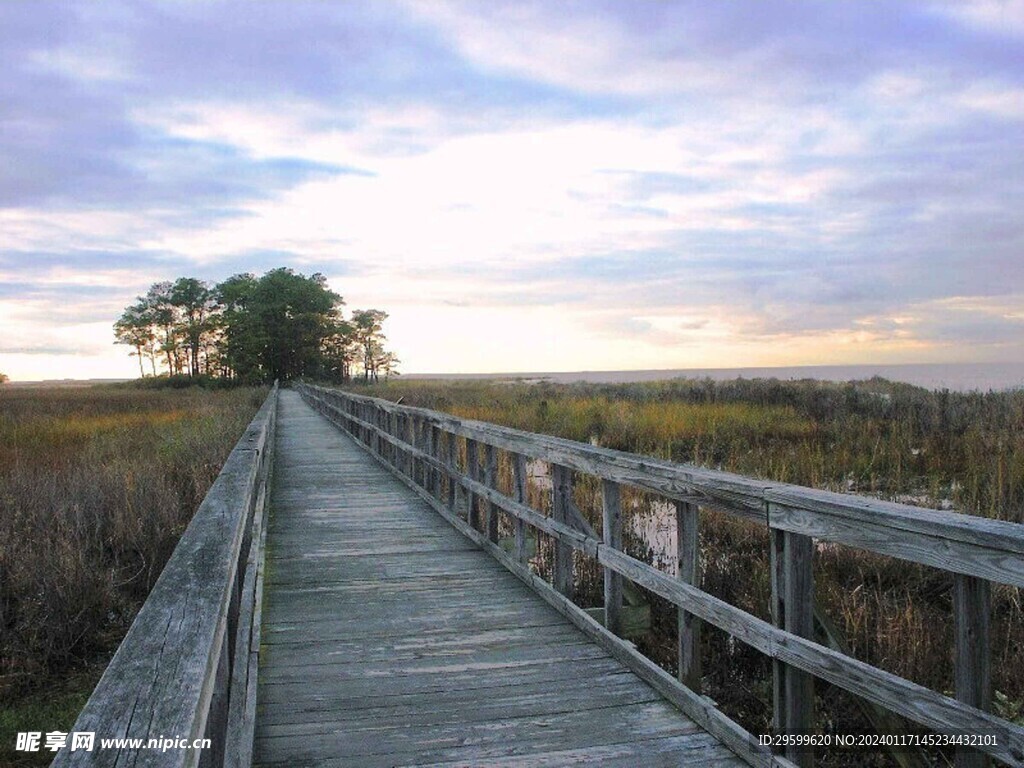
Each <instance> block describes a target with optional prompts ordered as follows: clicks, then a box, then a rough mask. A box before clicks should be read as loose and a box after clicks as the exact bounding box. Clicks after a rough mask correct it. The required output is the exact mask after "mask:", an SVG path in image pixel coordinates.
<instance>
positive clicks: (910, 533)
mask: <svg viewBox="0 0 1024 768" xmlns="http://www.w3.org/2000/svg"><path fill="white" fill-rule="evenodd" d="M527 461H532V462H544V463H546V464H547V466H548V468H549V475H550V478H551V487H550V491H549V493H550V504H549V505H545V508H544V510H540V509H536V508H534V507H532V506H530V503H529V495H528V493H527V483H528V477H527V472H526V465H527ZM499 467H502V468H504V470H503V472H499ZM585 475H590V476H592V477H596V478H598V479H599V480H600V486H599V487H600V495H601V506H602V510H603V515H602V519H601V520H600V521H588V520H587V519H585V516H584V515H582V514H581V512H580V510H579V509H577V507H576V505H575V503H574V501H573V498H574V497H573V488H574V484H576V483H577V482H578V481H579V479H580V478H581V477H582V476H585ZM623 485H628V486H632V487H635V488H639V489H641V490H644V491H647V492H650V493H654V494H658V495H659V496H661V497H663V498H665V499H667V500H669V501H671V502H673V503H674V504H675V508H676V511H677V542H678V545H679V563H678V568H677V572H676V573H675V574H667V573H664V572H662V571H659V570H658V569H656V568H654V567H652V566H650V565H648V564H645V563H643V562H641V561H639V560H636V559H634V558H632V557H630V556H628V555H626V554H625V553H624V552H623V551H622V531H621V528H622V523H621V502H620V489H621V487H622V486H623ZM704 508H707V509H715V510H719V511H724V512H728V513H730V514H734V515H738V516H740V517H743V518H745V519H750V520H754V521H757V522H759V523H760V524H763V525H767V526H768V527H769V528H770V530H771V533H772V542H773V551H772V553H771V554H772V564H773V573H772V587H773V589H772V621H771V622H766V621H763V620H761V619H759V618H756V617H754V616H752V615H750V614H747V613H746V612H744V611H742V610H740V609H738V608H736V607H734V606H731V605H729V604H727V603H725V602H723V601H721V600H719V599H717V598H715V597H713V596H712V595H710V594H708V593H707V592H704V591H703V590H702V589H701V588H700V573H699V541H700V539H699V528H700V510H701V509H704ZM595 529H597V530H595ZM501 533H504V534H506V535H507V538H508V539H509V541H508V542H502V541H500V540H499V534H501ZM534 536H535V537H537V538H543V539H545V540H548V541H550V542H551V543H550V548H551V552H552V556H553V563H552V564H551V569H550V570H551V578H550V581H548V580H545V579H543V578H541V576H540V575H538V574H537V572H536V569H535V568H531V565H530V558H531V547H530V542H531V537H534ZM815 539H820V540H825V541H836V542H840V543H843V544H846V545H848V546H854V547H858V548H861V549H865V550H869V551H873V552H876V553H880V554H883V555H887V556H891V557H897V558H901V559H904V560H908V561H911V562H918V563H925V564H927V565H931V566H933V567H937V568H941V569H943V570H946V571H949V572H951V573H952V574H953V576H952V578H953V579H954V587H955V589H954V597H955V607H954V617H955V620H956V632H955V637H956V647H955V648H954V649H952V652H953V655H954V659H955V669H956V691H955V696H952V697H951V696H946V695H943V694H942V693H939V692H935V691H931V690H929V689H927V688H924V687H922V686H919V685H916V684H915V683H913V682H911V681H908V680H904V679H903V678H900V677H898V676H896V675H893V674H891V673H888V672H885V671H883V670H881V669H878V668H875V667H872V666H869V665H867V664H865V663H863V662H860V661H857V660H856V659H853V658H851V657H850V656H848V655H846V654H845V653H843V652H842V651H840V650H837V649H836V648H833V647H830V646H829V645H828V644H823V643H820V642H818V639H820V638H817V636H816V634H815V623H814V601H813V568H812V553H813V542H814V540H815ZM503 544H504V546H503ZM582 558H591V559H593V560H595V561H596V562H597V563H599V564H600V565H601V566H602V569H603V572H604V590H603V595H604V606H603V610H602V611H601V612H600V614H601V618H602V620H603V623H602V622H599V621H597V620H595V618H594V617H593V615H592V613H593V612H591V613H587V612H585V611H584V610H582V609H580V608H578V607H577V606H576V604H575V603H574V601H573V596H574V591H575V590H574V586H575V585H574V573H575V572H576V570H578V561H580V560H581V559H582ZM991 582H996V583H1003V584H1010V585H1013V586H1018V587H1020V586H1024V533H1022V526H1019V525H1013V524H1009V523H1002V522H997V521H992V520H983V519H979V518H970V517H967V516H964V515H958V514H955V513H949V512H937V511H931V510H921V509H916V508H910V507H904V506H901V505H897V504H888V503H885V502H880V501H877V500H873V499H866V498H862V497H856V496H847V495H841V494H833V493H825V492H821V491H814V490H811V489H807V488H799V487H796V486H790V485H783V484H771V483H766V482H763V481H755V480H751V479H749V478H743V477H740V476H736V475H730V474H728V473H723V472H714V471H710V470H703V469H699V468H695V467H692V466H687V465H679V464H672V463H670V462H664V461H659V460H655V459H650V458H648V457H640V456H633V455H631V454H626V453H620V452H616V451H609V450H606V449H601V448H597V447H594V446H589V445H583V444H579V443H573V442H570V441H566V440H560V439H557V438H553V437H548V436H543V435H533V434H528V433H523V432H518V431H516V430H511V429H507V428H503V427H498V426H496V425H491V424H485V423H482V422H474V421H468V420H462V419H458V418H455V417H453V416H450V415H447V414H442V413H438V412H433V411H426V410H422V409H416V408H408V407H405V406H400V405H395V404H393V403H388V402H386V401H383V400H377V399H372V398H367V397H363V396H360V395H354V394H351V393H347V392H342V391H336V390H327V389H321V388H317V387H311V386H305V385H299V386H298V387H296V388H295V389H288V390H278V389H277V387H275V388H274V390H273V392H272V393H271V395H270V396H269V398H268V400H267V402H266V403H265V404H264V406H263V408H262V409H261V411H260V413H259V414H258V415H257V417H256V419H255V420H254V421H253V423H252V425H250V427H249V429H248V430H247V432H246V434H245V435H244V436H243V438H242V439H241V441H240V442H239V444H238V446H236V448H235V450H234V451H233V452H232V454H231V456H230V457H229V459H228V461H227V463H226V464H225V466H224V469H223V470H222V472H221V476H220V477H219V478H218V480H217V482H216V483H215V484H214V486H213V487H212V488H211V490H210V492H209V494H208V495H207V497H206V499H205V500H204V502H203V504H202V505H201V506H200V508H199V510H198V511H197V513H196V516H195V518H194V519H193V521H192V523H191V524H190V526H189V528H188V530H187V531H186V532H185V534H184V535H183V537H182V540H181V543H180V544H179V546H178V548H177V549H176V550H175V553H174V555H173V556H172V558H171V560H170V561H169V563H168V565H167V567H166V568H165V570H164V572H163V574H162V575H161V578H160V580H159V582H158V583H157V585H156V586H155V587H154V589H153V591H152V593H151V595H150V597H149V599H148V600H147V601H146V604H145V605H144V606H143V608H142V609H141V610H140V612H139V615H138V617H137V618H136V621H135V623H134V624H133V625H132V628H131V630H130V631H129V633H128V636H127V637H126V638H125V640H124V642H123V643H122V645H121V647H120V648H119V649H118V652H117V654H116V655H115V657H114V659H113V660H112V662H111V664H110V666H109V667H108V670H107V672H106V673H105V674H104V677H103V679H102V680H101V681H100V683H99V685H98V686H97V688H96V690H95V691H94V693H93V695H92V697H91V698H90V700H89V703H88V704H87V705H86V707H85V709H84V710H83V712H82V714H81V716H80V717H79V719H78V722H77V723H76V725H75V730H76V731H88V732H94V733H96V736H97V738H98V739H99V738H101V737H138V738H141V739H147V738H153V737H156V736H158V735H159V736H162V737H174V738H181V739H200V738H203V737H207V738H209V739H210V746H209V748H207V749H201V750H200V749H177V750H169V751H164V752H161V751H159V750H147V749H142V748H131V747H124V748H121V749H107V750H96V751H92V752H86V751H82V750H79V751H77V752H71V751H68V750H63V751H61V752H60V753H58V755H57V757H56V759H55V760H54V765H55V766H65V765H76V766H77V765H89V766H99V765H104V766H106V765H109V766H115V765H116V766H135V765H159V766H186V765H200V766H216V767H218V768H219V766H223V765H228V766H251V765H259V766H314V765H317V766H321V765H322V766H360V767H364V766H365V767H366V768H373V766H438V767H439V766H492V767H497V766H510V767H511V766H536V767H538V768H539V767H541V766H563V765H601V766H680V765H707V766H739V765H747V764H750V765H765V766H769V765H774V766H783V767H790V766H794V765H799V766H808V765H812V764H813V761H814V750H813V749H808V748H802V747H800V748H798V747H796V746H792V747H789V748H784V749H781V750H773V749H771V748H769V747H767V746H763V745H762V744H760V742H759V740H758V739H757V738H756V737H755V736H754V735H752V734H750V733H748V732H747V731H745V730H744V729H743V728H742V727H741V726H739V725H738V724H737V723H735V722H734V721H732V720H731V719H729V718H728V717H727V716H726V715H725V714H724V713H722V712H721V711H720V710H719V709H718V708H717V706H716V705H715V702H714V701H712V700H711V699H710V698H708V697H706V696H704V695H702V693H701V691H700V680H701V653H700V637H701V628H702V626H703V625H705V624H710V625H712V626H715V627H717V628H719V629H721V630H724V631H726V632H728V633H730V634H731V635H733V636H734V637H736V638H737V639H738V640H740V641H742V642H744V643H747V644H748V645H751V646H752V647H754V648H756V649H757V650H759V651H761V652H762V653H764V654H766V655H767V656H769V657H770V658H771V660H772V664H773V669H774V681H775V685H774V693H773V709H774V723H773V730H774V732H776V733H790V734H800V733H815V732H817V731H816V730H815V727H814V726H815V706H814V702H815V697H814V683H815V680H816V679H818V680H823V681H825V682H826V683H828V684H830V685H834V686H838V687H840V688H843V689H845V690H848V691H851V692H853V693H855V694H857V695H859V696H861V697H863V698H864V699H866V700H867V701H868V702H869V703H870V704H871V705H872V706H873V707H876V708H877V709H878V710H879V712H884V713H891V714H892V715H894V716H899V717H901V718H905V720H906V721H910V722H912V723H916V724H919V725H920V726H923V727H924V728H927V729H930V730H934V731H937V732H940V733H976V734H990V735H991V736H992V739H991V741H986V742H985V743H983V744H979V745H978V748H977V749H967V748H963V749H960V750H958V752H957V758H956V759H957V763H958V765H960V766H981V765H986V764H989V762H990V760H991V759H992V758H994V759H995V760H996V761H999V762H1000V763H1002V764H1006V765H1021V764H1024V729H1022V728H1021V727H1020V726H1019V725H1015V724H1013V723H1010V722H1008V721H1006V720H1003V719H1001V718H999V717H997V716H996V715H993V714H992V713H991V712H990V709H991V672H990V669H989V658H990V656H991V650H990V645H991V641H990V638H989V629H988V625H989V620H988V614H989V599H990V598H989V594H990V583H991ZM630 584H636V585H640V586H641V587H643V588H645V589H647V590H650V591H651V592H653V593H654V594H657V595H660V596H661V597H663V598H665V599H667V600H669V601H671V602H673V603H675V604H676V605H677V606H678V612H679V639H678V650H679V673H678V675H677V676H673V675H670V674H668V673H667V672H665V671H664V670H662V669H661V668H659V667H657V666H656V665H655V664H654V663H653V662H651V661H650V660H648V659H647V658H646V657H644V656H643V655H642V654H640V653H639V652H638V651H637V650H636V648H635V647H634V646H633V645H632V644H631V643H629V642H628V641H626V640H625V639H623V638H622V637H620V636H619V635H620V634H621V631H622V623H623V605H622V594H623V589H624V587H628V586H629V585H630ZM899 722H903V721H902V720H901V721H899Z"/></svg>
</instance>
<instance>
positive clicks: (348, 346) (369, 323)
mask: <svg viewBox="0 0 1024 768" xmlns="http://www.w3.org/2000/svg"><path fill="white" fill-rule="evenodd" d="M343 305H344V301H343V300H342V298H341V296H340V295H338V294H337V293H335V292H334V291H332V290H330V288H328V287H327V280H326V278H325V277H324V276H323V275H321V274H319V273H316V274H313V275H311V276H309V277H307V276H305V275H302V274H298V273H295V272H293V271H292V270H291V269H288V268H286V267H282V268H279V269H274V270H271V271H270V272H267V273H266V274H265V275H263V276H262V277H256V276H255V275H252V274H249V273H245V274H239V275H234V276H233V277H229V278H228V279H227V280H225V281H224V282H222V283H218V284H216V285H210V284H209V283H206V282H204V281H202V280H197V279H196V278H193V277H180V278H178V279H177V280H175V281H174V282H161V283H154V284H153V286H152V287H151V288H150V289H149V292H148V293H147V294H146V295H145V296H139V297H138V298H137V300H136V302H135V303H134V304H132V305H131V306H129V307H127V308H126V309H125V310H124V312H123V313H122V315H121V317H120V318H119V319H118V321H117V322H116V323H114V334H115V336H116V338H117V343H119V344H127V345H128V346H130V347H132V349H133V350H134V351H133V352H132V354H133V355H136V356H137V357H138V358H139V373H140V375H142V376H143V377H145V376H146V365H145V363H146V362H148V363H149V370H150V372H151V374H152V375H153V376H157V375H159V374H160V373H166V374H167V375H168V376H170V377H172V378H173V377H182V378H191V379H198V378H200V377H208V378H217V379H225V380H235V381H240V382H246V383H256V382H269V381H273V380H274V379H281V380H287V379H294V378H298V377H312V378H317V379H323V380H332V381H339V382H343V381H349V380H350V379H352V378H353V377H354V376H362V377H363V378H364V379H365V380H367V381H377V380H378V379H379V377H380V376H381V375H383V376H384V378H385V379H387V378H388V377H389V376H390V375H391V374H393V373H397V364H398V362H399V360H398V358H397V357H396V356H395V355H394V354H393V353H392V352H389V351H388V350H387V349H385V347H384V343H385V341H386V338H385V336H384V332H383V323H384V320H385V319H387V316H388V315H387V313H386V312H383V311H381V310H379V309H359V310H354V311H353V312H352V313H351V315H350V316H349V317H348V318H347V319H346V318H345V317H344V315H343V314H342V306H343Z"/></svg>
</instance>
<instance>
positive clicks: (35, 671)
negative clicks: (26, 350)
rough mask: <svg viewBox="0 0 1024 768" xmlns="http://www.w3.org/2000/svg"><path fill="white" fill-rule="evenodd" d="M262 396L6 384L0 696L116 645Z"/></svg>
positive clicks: (44, 681)
mask: <svg viewBox="0 0 1024 768" xmlns="http://www.w3.org/2000/svg"><path fill="white" fill-rule="evenodd" d="M264 396H265V391H263V390H254V389H249V390H243V389H237V390H230V391H218V392H208V391H203V390H198V389H194V390H148V391H147V390H139V389H133V388H129V387H110V386H105V387H94V388H89V389H0V700H3V701H5V702H13V701H15V700H16V699H17V698H18V697H20V696H23V695H25V694H26V693H29V692H31V691H32V690H35V689H39V688H41V687H43V688H45V687H46V686H47V685H49V684H51V683H52V682H53V680H54V676H56V675H63V674H65V673H67V672H69V671H70V670H73V669H76V668H79V667H82V666H86V665H88V664H89V663H90V662H92V661H94V660H96V659H98V658H99V659H102V658H103V657H104V656H105V655H109V653H110V652H111V651H112V650H113V648H115V647H116V644H117V642H119V640H120V638H121V637H122V636H123V634H124V632H125V631H126V630H127V628H128V626H129V625H130V623H131V621H132V619H133V617H134V615H135V613H136V611H137V610H138V607H139V606H140V605H141V603H142V601H143V600H144V599H145V596H146V594H147V593H148V591H149V589H150V587H151V586H152V585H153V583H154V582H155V580H156V578H157V576H158V575H159V574H160V571H161V569H162V568H163V565H164V563H165V562H166V561H167V558H168V557H169V556H170V553H171V551H172V550H173V548H174V545H175V544H176V542H177V540H178V537H179V536H180V535H181V532H182V531H183V530H184V528H185V526H186V525H187V523H188V521H189V520H190V518H191V516H192V514H193V512H194V511H195V509H196V507H197V506H198V504H199V502H200V501H201V500H202V498H203V495H204V494H205V492H206V490H207V488H208V487H209V486H210V484H211V483H212V482H213V480H214V479H215V478H216V476H217V473H218V472H219V469H220V466H221V465H222V463H223V461H224V459H225V458H226V457H227V454H228V453H229V452H230V450H231V448H232V447H233V445H234V443H235V441H236V440H237V439H238V436H239V435H240V434H241V433H242V431H243V430H244V428H245V426H246V425H247V424H248V422H249V421H250V420H251V418H252V416H253V415H254V414H255V412H256V410H257V408H258V407H259V404H260V403H261V402H262V400H263V398H264Z"/></svg>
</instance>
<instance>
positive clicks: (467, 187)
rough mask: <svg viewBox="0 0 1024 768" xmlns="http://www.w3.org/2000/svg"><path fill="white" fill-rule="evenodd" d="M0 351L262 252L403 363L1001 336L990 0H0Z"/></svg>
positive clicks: (1011, 306)
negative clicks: (335, 298)
mask: <svg viewBox="0 0 1024 768" xmlns="http://www.w3.org/2000/svg"><path fill="white" fill-rule="evenodd" d="M0 71H2V72H3V76H2V77H0V372H4V373H6V374H8V375H9V376H10V377H11V378H12V379H14V380H18V379H21V380H28V379H43V378H65V377H68V378H93V377H129V376H133V375H135V372H136V371H137V362H136V361H135V360H134V359H132V358H131V357H129V355H128V352H129V350H128V349H127V348H125V347H122V346H115V345H114V343H113V341H114V340H113V332H112V328H111V326H112V323H113V321H114V320H115V319H116V318H117V317H118V315H119V314H120V313H121V311H122V310H123V308H124V307H125V306H127V305H128V304H130V303H131V302H132V301H133V300H134V298H135V297H136V296H137V295H139V294H142V293H144V292H145V291H146V289H147V288H148V287H149V285H150V284H152V283H154V282H157V281H161V280H169V279H174V278H177V277H181V276H194V277H198V278H201V279H204V280H209V281H219V280H222V279H224V278H226V277H228V276H230V275H232V274H236V273H239V272H254V273H257V274H259V273H262V272H264V271H266V270H268V269H272V268H275V267H279V266H288V267H292V268H293V269H295V270H297V271H299V272H302V273H304V274H310V273H312V272H321V273H323V274H324V275H326V276H327V278H328V281H329V283H330V286H331V287H332V288H333V289H334V290H335V291H337V292H339V293H340V294H342V296H343V297H344V298H345V301H346V306H347V308H348V309H349V310H351V309H356V308H368V307H374V308H379V309H384V310H386V311H387V312H388V313H389V314H390V318H389V320H388V321H387V323H386V324H385V331H386V333H387V334H388V337H389V341H390V346H391V348H392V349H394V350H395V352H396V353H397V354H398V356H399V357H400V358H401V360H402V365H401V370H402V371H403V372H407V373H408V372H488V371H571V370H616V369H650V368H688V367H743V366H766V365H780V366H790V365H817V364H856V363H876V364H877V363H899V362H983V361H1024V215H1022V211H1024V152H1022V151H1021V150H1022V147H1024V2H1022V0H1008V1H1007V2H998V1H990V0H979V1H978V2H966V1H965V2H959V1H958V2H948V3H946V2H924V1H923V0H922V1H921V2H898V1H897V0H887V2H885V3H865V2H859V1H858V2H838V1H837V2H776V1H774V0H756V1H751V2H729V1H728V0H724V1H723V2H715V3H708V2H644V1H643V0H640V1H636V0H630V1H629V2H625V1H618V2H611V1H605V2H601V1H600V0H592V1H588V2H573V1H571V0H567V1H566V2H557V3H553V2H548V1H546V0H538V1H537V2H500V1H494V0H488V1H487V2H484V1H483V0H480V1H479V2H446V1H445V0H431V1H429V2H427V1H426V0H424V1H423V2H398V1H395V2H389V1H388V0H384V1H379V0H375V1H373V2H358V1H352V2H327V1H326V0H320V1H318V2H296V1H291V2H284V1H283V0H282V1H281V2H272V1H270V0H256V1H253V2H216V1H215V0H214V1H210V2H184V1H173V2H171V1H168V2H124V3H121V2H107V1H103V2H100V1H99V0H97V2H88V3H86V2H47V1H46V0H25V1H24V2H23V1H22V0H3V2H0Z"/></svg>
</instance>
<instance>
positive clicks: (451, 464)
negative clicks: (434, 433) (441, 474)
mask: <svg viewBox="0 0 1024 768" xmlns="http://www.w3.org/2000/svg"><path fill="white" fill-rule="evenodd" d="M444 442H445V447H446V448H447V451H448V461H447V462H446V463H447V464H448V509H450V510H451V511H452V513H453V514H456V515H457V514H458V512H459V510H458V508H457V506H456V495H455V492H456V490H457V489H458V487H459V484H458V481H457V480H456V479H455V476H456V475H457V474H458V472H459V440H458V438H457V437H456V435H455V433H454V432H446V433H445V440H444Z"/></svg>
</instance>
